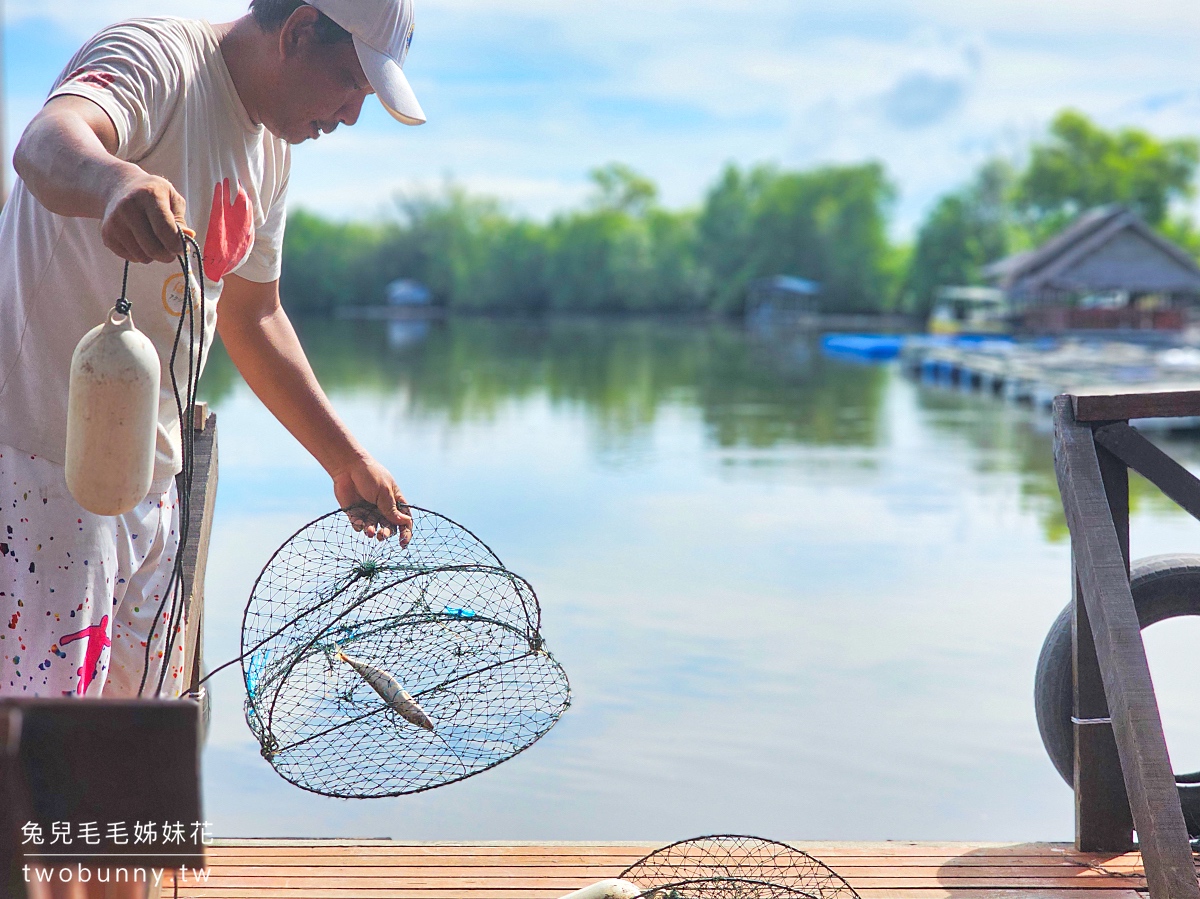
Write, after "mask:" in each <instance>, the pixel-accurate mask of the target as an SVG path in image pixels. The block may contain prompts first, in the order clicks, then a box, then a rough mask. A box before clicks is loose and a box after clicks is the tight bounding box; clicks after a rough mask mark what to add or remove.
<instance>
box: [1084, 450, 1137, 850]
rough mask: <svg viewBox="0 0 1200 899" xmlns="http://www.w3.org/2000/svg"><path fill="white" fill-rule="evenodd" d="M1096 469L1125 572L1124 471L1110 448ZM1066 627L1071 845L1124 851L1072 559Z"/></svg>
mask: <svg viewBox="0 0 1200 899" xmlns="http://www.w3.org/2000/svg"><path fill="white" fill-rule="evenodd" d="M1099 462H1100V474H1101V478H1102V479H1103V482H1104V492H1105V495H1106V496H1107V497H1108V508H1109V511H1110V512H1111V513H1112V518H1113V524H1114V525H1115V526H1116V531H1117V539H1118V541H1119V542H1120V544H1121V554H1122V556H1123V557H1124V560H1125V572H1126V576H1128V572H1129V470H1128V469H1127V468H1126V467H1125V466H1124V464H1122V463H1121V462H1120V461H1118V460H1117V459H1115V458H1114V457H1113V456H1112V455H1111V454H1110V453H1107V452H1102V453H1100V454H1099ZM1071 572H1072V583H1073V585H1074V587H1073V592H1072V594H1071V600H1072V604H1073V605H1074V608H1075V620H1074V625H1073V627H1072V631H1071V646H1072V650H1073V651H1072V657H1073V673H1074V681H1075V706H1074V718H1075V723H1074V730H1075V848H1077V849H1079V850H1080V851H1081V852H1127V851H1129V850H1130V849H1132V848H1133V815H1132V813H1131V812H1130V810H1129V798H1128V796H1127V795H1126V793H1125V780H1124V777H1123V776H1122V774H1121V759H1120V756H1119V755H1118V753H1117V741H1116V739H1115V738H1114V737H1113V731H1112V724H1111V723H1101V722H1104V721H1106V719H1108V718H1109V714H1108V700H1107V699H1105V696H1104V681H1103V679H1102V677H1101V674H1100V663H1099V661H1098V660H1097V659H1096V645H1095V641H1094V639H1093V636H1092V627H1091V624H1090V622H1089V621H1088V615H1087V604H1086V603H1085V602H1084V601H1083V594H1082V590H1081V589H1080V585H1079V572H1078V570H1077V568H1076V566H1075V564H1074V559H1073V558H1072V565H1071Z"/></svg>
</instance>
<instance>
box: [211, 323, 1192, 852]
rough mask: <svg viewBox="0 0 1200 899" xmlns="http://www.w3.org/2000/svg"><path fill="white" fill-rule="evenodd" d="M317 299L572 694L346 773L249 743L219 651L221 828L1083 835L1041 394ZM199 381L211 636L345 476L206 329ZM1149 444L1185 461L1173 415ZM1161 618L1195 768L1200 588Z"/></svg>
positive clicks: (234, 675)
mask: <svg viewBox="0 0 1200 899" xmlns="http://www.w3.org/2000/svg"><path fill="white" fill-rule="evenodd" d="M301 332H302V338H303V339H304V342H305V344H306V346H307V348H308V351H309V354H310V357H311V359H312V361H313V363H314V367H315V368H316V370H317V373H318V376H319V377H320V379H321V381H322V383H323V384H324V385H325V386H326V389H327V391H328V392H329V394H330V396H331V397H332V399H333V401H334V403H335V405H336V406H337V408H338V409H339V411H340V412H341V414H342V415H343V417H344V418H345V419H346V421H347V422H348V423H349V424H350V426H351V428H352V429H353V430H354V431H355V432H356V433H357V434H358V435H359V437H360V439H361V440H362V441H363V442H364V443H365V444H366V445H367V446H368V447H369V448H370V449H371V450H372V451H373V452H374V453H375V454H376V455H377V456H378V458H379V459H380V460H381V461H383V462H384V463H385V464H386V465H388V467H389V468H390V469H391V470H392V471H393V473H394V474H395V475H396V477H397V479H398V480H399V482H400V484H401V487H402V488H403V489H404V491H405V493H406V495H407V496H408V498H409V499H410V500H411V501H412V502H414V503H417V504H418V505H422V506H425V507H427V508H431V509H435V510H438V511H440V512H443V513H445V514H446V515H449V516H450V517H452V518H454V519H456V520H458V521H461V522H462V523H464V524H465V525H466V526H467V527H469V528H470V529H471V530H473V531H474V532H475V533H477V534H479V535H480V536H481V537H482V538H483V539H484V540H485V541H487V542H488V544H489V545H490V546H491V547H492V548H493V549H494V550H495V551H496V553H497V554H498V555H499V556H500V558H502V559H503V560H504V561H505V563H506V564H507V565H508V567H509V568H510V569H512V570H513V571H515V572H517V573H519V574H521V575H523V576H524V577H526V578H528V579H529V580H530V581H531V582H532V583H533V584H534V586H535V587H536V589H537V591H538V594H539V596H540V597H541V600H542V604H543V623H544V633H545V636H546V638H547V640H548V645H549V647H550V648H551V650H552V651H553V652H554V654H555V655H556V657H557V658H558V659H559V660H560V661H561V662H562V664H563V665H564V667H565V668H566V670H567V672H568V673H569V675H570V677H571V682H572V687H573V690H574V704H573V706H572V708H571V709H570V710H569V711H568V712H567V714H566V715H565V716H564V717H563V719H562V720H561V721H560V722H559V724H558V725H557V726H556V727H555V728H554V729H553V730H552V731H551V732H550V733H549V734H548V735H547V736H546V737H545V738H544V739H543V740H542V741H541V742H539V743H538V744H536V745H535V746H534V747H533V748H532V749H530V750H529V751H528V752H526V753H524V754H523V755H521V756H518V757H517V758H515V759H514V760H512V761H510V762H508V763H506V764H504V765H501V766H500V767H498V768H496V769H494V770H492V771H489V772H486V773H484V774H482V775H480V776H478V777H475V778H471V779H469V780H467V781H464V782H462V783H459V784H454V785H451V786H447V787H442V788H439V789H436V790H433V791H431V792H428V793H423V794H419V795H415V796H409V797H400V798H396V799H384V800H361V801H352V800H334V799H326V798H321V797H317V796H314V795H311V794H308V793H305V792H303V791H301V790H299V789H297V788H295V787H293V786H291V785H289V784H287V783H286V782H284V781H283V780H282V779H281V778H279V777H278V776H277V775H276V774H275V773H274V772H273V770H272V769H271V768H270V766H269V765H268V764H267V763H266V762H265V761H264V760H263V759H262V758H261V757H260V755H259V752H258V745H257V743H255V741H254V740H253V738H252V737H251V735H250V732H249V730H248V729H247V727H246V724H245V721H244V719H243V717H242V699H243V697H244V689H243V686H242V683H241V678H240V673H238V672H237V670H236V668H234V669H230V670H229V671H227V672H224V673H222V674H219V675H218V676H217V677H216V678H214V680H213V681H212V686H213V692H214V697H215V703H214V718H213V726H212V729H211V732H210V735H209V740H208V744H207V748H206V750H205V756H204V790H205V797H206V817H207V818H208V819H209V820H210V821H212V822H213V824H214V832H215V834H216V835H217V836H223V837H229V836H345V837H381V836H391V837H396V838H403V839H418V840H452V839H479V840H489V839H490V840H507V839H516V840H632V839H649V840H663V841H666V840H673V839H677V838H683V837H689V836H696V835H699V834H703V833H713V832H739V833H752V834H756V835H760V836H764V837H771V838H777V839H820V840H878V839H891V838H895V839H921V840H943V839H945V840H1042V839H1070V838H1071V834H1072V799H1071V794H1070V791H1069V790H1068V788H1067V787H1066V785H1065V784H1064V783H1063V782H1062V781H1061V779H1060V778H1059V777H1058V775H1057V774H1056V773H1055V771H1054V769H1053V768H1052V767H1051V765H1050V762H1049V761H1048V759H1047V757H1046V755H1045V752H1044V750H1043V749H1042V746H1041V742H1040V740H1039V737H1038V732H1037V726H1036V723H1035V720H1034V713H1033V700H1032V691H1033V676H1034V666H1035V662H1036V659H1037V654H1038V651H1039V648H1040V646H1041V642H1042V639H1043V637H1044V636H1045V633H1046V630H1047V629H1048V627H1049V625H1050V623H1051V622H1052V621H1053V619H1054V618H1055V616H1056V615H1057V614H1058V612H1059V611H1060V610H1061V608H1062V607H1063V605H1064V604H1065V603H1066V602H1067V599H1068V596H1069V545H1068V541H1067V536H1066V531H1065V525H1064V522H1063V517H1062V512H1061V508H1060V506H1059V500H1058V494H1057V489H1056V486H1055V483H1054V471H1053V462H1052V457H1051V440H1050V434H1049V430H1050V428H1049V420H1048V415H1046V414H1044V413H1041V412H1035V411H1033V410H1030V409H1027V408H1022V407H1016V406H1013V405H1009V404H1006V403H1004V402H1002V401H999V400H992V399H989V398H983V397H977V396H971V395H966V394H960V393H956V392H953V391H949V390H945V389H941V388H936V387H929V386H922V385H919V384H917V383H914V382H913V381H912V380H910V379H908V378H907V377H906V376H904V375H903V374H902V373H901V372H900V371H899V370H898V369H896V368H895V367H894V366H888V365H864V364H859V363H854V362H847V361H838V360H834V359H829V358H825V357H822V355H821V354H820V352H819V350H818V349H817V347H816V345H815V344H814V342H813V341H811V340H804V339H794V340H787V339H779V338H776V339H766V338H762V337H755V336H752V335H748V334H747V333H746V332H744V331H742V330H741V329H739V328H736V327H732V326H726V325H685V324H663V323H654V322H643V321H637V322H596V321H552V322H549V323H546V322H540V323H537V322H533V323H531V322H507V321H501V322H497V321H486V320H452V321H450V322H448V323H445V324H436V325H433V326H431V327H426V326H412V325H393V326H391V327H389V326H388V325H386V324H380V323H330V322H306V323H305V322H302V323H301ZM202 393H203V395H204V396H205V397H206V398H207V399H208V400H209V401H210V403H211V405H212V407H213V409H214V410H215V411H216V412H217V414H218V416H219V420H220V432H219V433H220V490H219V497H218V501H217V508H216V519H215V529H214V534H213V541H212V549H211V555H210V560H209V570H208V586H207V612H206V614H207V618H206V627H207V634H206V657H207V660H208V662H209V664H210V665H211V666H215V665H216V664H217V663H219V662H221V661H224V660H226V659H229V658H232V657H233V656H234V655H236V654H237V651H238V650H237V647H238V635H239V632H240V626H241V615H242V609H243V606H244V605H245V602H246V599H247V597H248V595H249V592H250V589H251V585H252V584H253V581H254V578H255V576H256V575H257V574H258V572H259V570H260V569H261V568H262V566H263V564H264V563H265V562H266V561H267V559H268V558H269V556H270V555H271V553H272V552H273V551H274V549H275V548H276V547H278V546H279V545H280V544H281V543H282V542H283V541H284V540H286V539H287V537H288V536H289V535H290V534H291V533H292V532H293V531H295V530H296V528H298V527H299V526H300V525H302V524H303V523H305V522H306V521H308V520H311V519H313V518H315V517H317V516H318V515H320V514H322V513H323V512H326V511H328V510H329V509H331V508H332V507H333V505H334V500H333V497H332V493H331V491H330V488H329V483H328V479H327V478H326V477H325V475H324V473H323V472H322V471H321V469H320V468H319V467H318V466H317V465H316V463H315V462H313V461H312V460H311V459H310V458H309V457H308V456H307V455H306V454H305V453H304V451H303V450H302V449H301V448H300V447H299V446H298V445H297V444H295V443H294V441H292V440H291V438H290V437H289V436H288V435H287V434H286V432H284V431H283V429H282V428H281V427H280V426H279V425H278V424H276V423H275V422H274V420H273V419H272V418H271V417H270V415H269V414H268V413H266V411H265V410H264V409H263V408H262V406H261V405H260V404H259V403H258V402H257V400H255V399H254V397H253V396H252V394H251V393H250V392H249V390H248V389H247V388H246V386H245V385H244V384H243V383H242V382H241V381H240V380H239V379H238V377H237V375H236V373H235V372H234V371H233V369H232V367H231V366H230V364H229V362H228V360H227V359H225V358H224V357H222V356H221V354H220V352H219V350H218V352H217V353H216V354H214V358H213V361H212V364H211V366H210V369H209V371H208V372H207V373H206V375H205V383H204V386H203V391H202ZM1163 445H1164V446H1166V447H1167V448H1168V449H1169V450H1170V451H1171V452H1172V453H1173V454H1175V455H1176V456H1177V457H1178V458H1180V459H1181V460H1182V461H1184V462H1185V463H1187V464H1189V465H1192V464H1193V463H1195V462H1197V461H1200V451H1198V450H1197V449H1196V446H1197V445H1200V442H1198V443H1197V444H1196V445H1194V444H1193V442H1192V440H1191V439H1189V438H1188V437H1186V436H1184V435H1175V436H1172V437H1169V438H1167V439H1165V441H1164V443H1163ZM1193 467H1195V466H1193ZM1133 500H1134V515H1133V541H1134V556H1135V557H1138V556H1144V555H1149V554H1152V553H1158V552H1168V551H1189V550H1192V551H1197V552H1200V528H1198V527H1197V524H1196V522H1194V521H1193V520H1191V519H1190V518H1188V517H1187V516H1186V515H1185V514H1183V513H1181V512H1179V511H1178V510H1177V509H1175V508H1174V507H1173V506H1171V504H1170V503H1169V502H1167V501H1166V500H1164V499H1162V497H1161V496H1159V495H1157V494H1156V493H1155V492H1154V490H1153V488H1151V487H1149V486H1148V485H1146V484H1145V483H1144V482H1139V481H1136V480H1135V483H1134V497H1133ZM1146 635H1147V644H1148V647H1149V651H1150V654H1151V663H1152V668H1153V671H1154V675H1155V679H1156V683H1157V685H1158V689H1159V693H1160V702H1161V704H1162V707H1163V714H1164V718H1165V720H1166V727H1167V736H1168V742H1169V744H1170V747H1171V750H1172V754H1173V758H1174V761H1175V766H1176V770H1182V769H1184V768H1186V769H1187V770H1194V769H1197V768H1200V717H1198V716H1197V715H1196V714H1195V710H1196V703H1195V689H1194V682H1195V678H1194V651H1193V650H1192V647H1194V646H1195V645H1196V642H1197V640H1200V622H1196V621H1194V620H1182V621H1181V620H1176V621H1171V622H1165V623H1162V624H1159V625H1155V626H1154V627H1152V628H1150V629H1149V630H1147V632H1146ZM346 752H347V754H348V755H349V756H351V757H352V755H353V752H354V747H353V746H347V747H346Z"/></svg>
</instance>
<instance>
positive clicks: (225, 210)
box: [204, 178, 254, 281]
mask: <svg viewBox="0 0 1200 899" xmlns="http://www.w3.org/2000/svg"><path fill="white" fill-rule="evenodd" d="M252 243H254V216H253V214H252V212H251V210H250V197H249V195H248V194H247V193H246V191H245V189H244V188H243V187H242V186H241V185H240V184H239V185H238V189H237V196H236V197H234V196H233V194H232V187H231V186H230V183H229V179H228V178H226V179H225V180H224V181H221V182H219V183H218V184H217V185H216V186H215V187H214V188H213V201H212V212H211V213H210V214H209V217H208V234H207V236H206V237H205V239H204V276H205V277H206V278H208V280H210V281H220V280H221V279H222V278H224V277H225V276H226V275H227V274H229V273H230V272H231V271H232V270H233V267H234V266H235V265H237V264H238V263H239V262H241V261H242V259H243V258H245V256H246V253H247V252H249V250H250V245H251V244H252Z"/></svg>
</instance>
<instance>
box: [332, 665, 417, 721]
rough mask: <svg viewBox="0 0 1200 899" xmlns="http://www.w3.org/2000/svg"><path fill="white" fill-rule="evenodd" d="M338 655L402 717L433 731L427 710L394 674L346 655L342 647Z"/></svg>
mask: <svg viewBox="0 0 1200 899" xmlns="http://www.w3.org/2000/svg"><path fill="white" fill-rule="evenodd" d="M337 657H338V658H339V659H341V660H342V661H343V662H345V663H346V664H347V665H349V666H350V667H351V668H353V669H354V670H355V671H357V672H358V675H359V677H361V678H362V679H363V680H365V681H366V682H367V683H368V684H370V685H371V689H372V690H374V691H375V692H376V693H378V694H379V695H380V697H381V698H382V699H383V701H384V702H386V703H387V704H388V706H389V707H390V708H391V709H393V710H394V711H395V712H396V714H398V715H399V716H400V717H401V718H403V719H404V720H405V721H407V722H409V723H410V724H415V725H416V726H417V727H423V728H425V730H427V731H430V732H432V731H433V721H431V720H430V718H429V716H428V715H426V714H425V710H424V709H423V708H421V707H420V706H419V705H417V701H416V700H415V699H413V698H412V697H411V696H409V695H408V693H407V692H406V691H405V689H404V688H403V687H401V686H400V681H398V680H396V678H395V677H394V676H392V675H391V674H389V673H388V672H386V671H384V670H383V669H382V668H376V667H375V666H374V665H371V664H369V663H367V662H360V661H359V660H358V659H356V658H353V657H352V656H348V655H346V653H344V652H342V650H341V649H338V650H337Z"/></svg>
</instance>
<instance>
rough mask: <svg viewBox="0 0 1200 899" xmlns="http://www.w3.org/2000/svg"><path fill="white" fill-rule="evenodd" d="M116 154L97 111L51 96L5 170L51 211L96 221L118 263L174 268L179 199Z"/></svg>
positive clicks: (107, 122) (106, 121)
mask: <svg viewBox="0 0 1200 899" xmlns="http://www.w3.org/2000/svg"><path fill="white" fill-rule="evenodd" d="M116 150H117V129H116V127H115V126H114V125H113V123H112V120H111V119H110V118H109V117H108V114H107V113H105V112H104V110H102V109H101V108H100V107H99V106H97V105H96V104H95V103H93V102H92V101H91V100H88V99H86V98H84V97H73V96H62V97H54V98H53V99H51V100H50V101H49V102H48V103H47V104H46V105H45V106H43V107H42V109H41V111H40V112H39V113H38V114H37V115H36V116H34V118H33V121H32V122H30V123H29V126H28V127H27V128H26V129H25V133H24V134H22V135H21V140H20V141H19V142H18V144H17V150H16V153H15V154H14V156H13V166H14V167H15V168H16V170H17V174H18V175H20V176H21V180H22V181H24V182H25V185H26V186H27V187H28V188H29V190H30V192H31V193H32V194H33V195H34V196H35V197H36V198H37V200H38V202H39V203H41V204H42V205H43V206H45V207H46V208H47V209H49V210H50V211H51V212H54V213H56V214H58V215H64V216H74V217H79V218H94V219H100V221H101V224H100V235H101V237H102V238H103V240H104V245H105V246H106V247H108V248H109V249H110V250H112V251H113V252H114V253H116V254H117V255H118V256H120V257H121V258H122V259H128V260H129V261H130V262H151V261H155V262H172V261H174V259H175V257H176V256H178V255H179V254H180V253H182V252H183V242H182V241H181V240H180V237H179V233H178V228H179V226H180V225H181V224H182V223H183V220H184V211H185V210H184V207H185V204H184V200H183V197H182V196H180V194H179V192H178V191H177V190H175V188H174V187H173V186H172V185H171V182H170V181H167V180H166V179H165V178H159V177H157V176H155V175H150V174H148V173H147V172H145V171H144V170H142V169H141V168H140V167H138V166H137V165H134V164H133V163H132V162H125V161H124V160H121V159H118V158H117V157H116V156H114V155H113V153H115V152H116Z"/></svg>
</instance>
